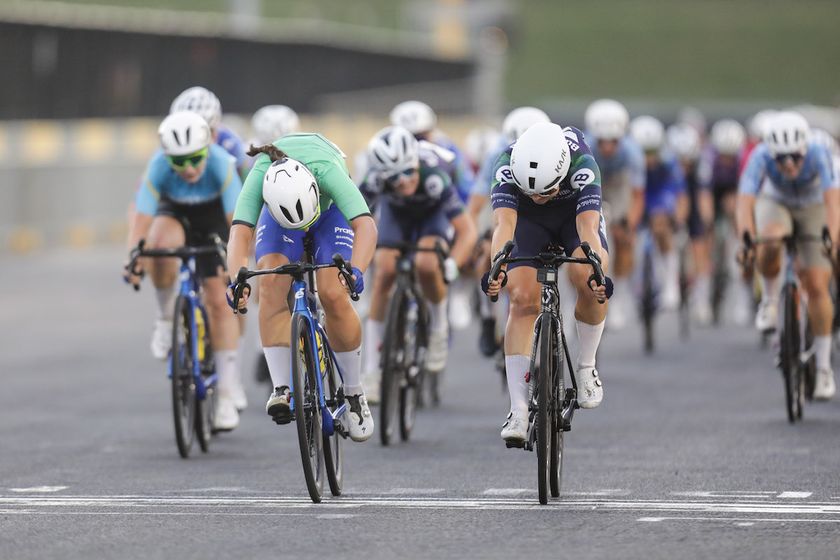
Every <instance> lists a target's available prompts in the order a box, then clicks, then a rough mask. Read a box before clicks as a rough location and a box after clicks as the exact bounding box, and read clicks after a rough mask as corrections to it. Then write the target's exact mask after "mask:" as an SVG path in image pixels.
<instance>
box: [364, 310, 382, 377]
mask: <svg viewBox="0 0 840 560" xmlns="http://www.w3.org/2000/svg"><path fill="white" fill-rule="evenodd" d="M384 331H385V323H384V322H383V321H376V320H375V319H371V318H368V320H367V321H365V338H364V340H363V341H362V342H363V346H364V349H365V351H364V355H365V374H368V373H372V372H375V371H378V370H379V356H380V353H381V351H382V333H383V332H384Z"/></svg>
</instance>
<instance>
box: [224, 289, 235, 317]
mask: <svg viewBox="0 0 840 560" xmlns="http://www.w3.org/2000/svg"><path fill="white" fill-rule="evenodd" d="M235 291H236V282H231V283H230V284H228V287H227V290H225V299H226V300H227V304H228V306H230V308H231V309H233V310H234V311H236V308H235V307H234V306H233V298H231V297H230V294H232V293H234V292H235Z"/></svg>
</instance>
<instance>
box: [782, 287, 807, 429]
mask: <svg viewBox="0 0 840 560" xmlns="http://www.w3.org/2000/svg"><path fill="white" fill-rule="evenodd" d="M797 297H798V290H797V289H796V286H795V285H793V284H786V285H785V287H784V289H783V290H782V301H783V312H784V321H783V323H782V329H783V330H782V333H781V335H780V337H779V352H780V360H779V362H780V363H781V367H782V377H783V379H784V383H785V409H786V411H787V416H788V421H789V422H790V423H791V424H793V423H794V422H796V421H797V420H798V419H799V418H801V414H802V411H801V407H800V398H801V393H800V377H801V376H800V368H799V349H800V345H799V317H798V308H799V305H798V304H799V302H798V301H797Z"/></svg>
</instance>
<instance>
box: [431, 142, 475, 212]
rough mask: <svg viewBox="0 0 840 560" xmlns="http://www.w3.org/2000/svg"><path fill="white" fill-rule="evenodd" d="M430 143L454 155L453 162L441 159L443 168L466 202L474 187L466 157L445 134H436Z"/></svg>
mask: <svg viewBox="0 0 840 560" xmlns="http://www.w3.org/2000/svg"><path fill="white" fill-rule="evenodd" d="M429 142H431V143H432V144H435V145H437V146H440V147H441V148H445V149H447V150H449V151H450V152H452V153H453V154H454V156H455V157H454V159H452V160H451V161H447V160H446V159H444V158H441V167H442V168H443V170H444V171H446V173H448V174H449V176H450V177H451V178H452V186H453V187H455V189H456V190H457V191H458V196H460V197H461V200H462V201H464V202H466V200H467V199H468V198H469V197H470V191H471V190H472V185H473V172H472V169H471V168H470V164H469V162H468V161H467V158H466V156H465V155H464V153H463V152H462V151H461V150H460V149H459V148H458V146H456V145H455V142H453V141H452V140H450V139H449V138H448V137H447V136H444V135H443V134H439V133H438V134H434V135H433V136H432V137H431V138H430V139H429Z"/></svg>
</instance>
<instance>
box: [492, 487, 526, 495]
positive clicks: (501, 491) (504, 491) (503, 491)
mask: <svg viewBox="0 0 840 560" xmlns="http://www.w3.org/2000/svg"><path fill="white" fill-rule="evenodd" d="M533 491H534V489H533V488H488V489H487V490H485V491H484V492H482V494H484V495H485V496H518V495H520V494H525V493H528V492H533Z"/></svg>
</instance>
